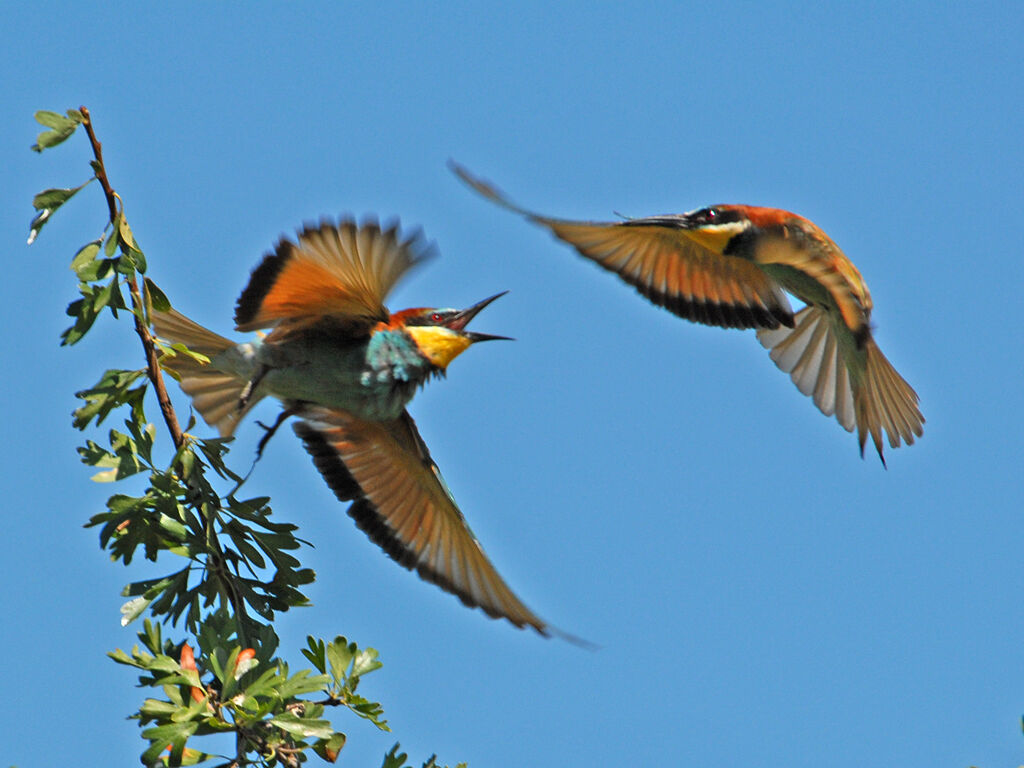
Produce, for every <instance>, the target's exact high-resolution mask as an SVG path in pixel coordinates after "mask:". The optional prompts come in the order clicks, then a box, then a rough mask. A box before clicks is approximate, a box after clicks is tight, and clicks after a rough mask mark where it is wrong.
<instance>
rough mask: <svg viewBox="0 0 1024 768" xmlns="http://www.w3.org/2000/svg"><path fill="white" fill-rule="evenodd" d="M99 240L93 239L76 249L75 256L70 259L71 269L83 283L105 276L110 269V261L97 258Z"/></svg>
mask: <svg viewBox="0 0 1024 768" xmlns="http://www.w3.org/2000/svg"><path fill="white" fill-rule="evenodd" d="M101 244H102V241H101V240H93V241H92V242H91V243H86V244H85V245H83V246H82V247H81V248H79V249H78V253H76V254H75V258H73V259H72V260H71V269H72V271H73V272H74V273H75V274H76V275H78V279H79V280H81V281H82V282H83V283H91V282H93V281H94V280H98V279H99V278H101V277H105V276H106V273H107V272H108V271H109V269H110V263H109V262H107V261H105V260H104V259H97V258H96V255H97V254H98V253H99V252H100V245H101Z"/></svg>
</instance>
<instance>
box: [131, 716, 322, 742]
mask: <svg viewBox="0 0 1024 768" xmlns="http://www.w3.org/2000/svg"><path fill="white" fill-rule="evenodd" d="M269 722H270V723H271V725H276V726H277V727H278V728H280V729H281V730H282V731H285V732H286V733H290V734H291V735H292V736H297V737H299V738H300V739H329V738H331V737H332V736H333V735H334V728H333V727H332V726H331V722H330V721H329V720H318V719H314V718H306V717H298V716H297V715H293V714H292V713H291V712H284V713H282V714H280V715H278V716H277V717H272V718H270V721H269ZM143 735H145V734H143Z"/></svg>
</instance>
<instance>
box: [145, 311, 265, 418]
mask: <svg viewBox="0 0 1024 768" xmlns="http://www.w3.org/2000/svg"><path fill="white" fill-rule="evenodd" d="M152 320H153V329H154V330H155V331H156V334H157V336H159V337H160V338H162V339H164V340H166V341H169V342H171V343H172V344H184V345H185V346H186V347H188V348H189V349H190V350H192V351H193V352H198V353H200V354H202V355H205V356H206V357H209V358H213V357H215V356H216V355H218V354H220V353H221V352H223V351H225V350H227V349H230V348H231V347H233V346H235V343H234V342H233V341H231V340H230V339H226V338H224V337H223V336H220V335H219V334H216V333H214V332H213V331H210V330H208V329H206V328H204V327H203V326H201V325H199V323H196V322H194V321H192V320H189V319H188V318H187V317H185V316H184V315H183V314H181V313H180V312H176V311H175V310H173V309H172V310H170V311H169V312H153V313H152ZM163 365H164V367H165V368H168V369H170V370H171V371H173V372H174V373H176V374H177V375H178V377H179V380H180V382H181V388H182V390H184V392H185V394H187V395H188V396H189V397H190V398H191V399H192V405H193V407H194V408H195V409H196V410H197V411H199V415H200V416H202V417H203V421H205V422H206V423H207V424H209V425H210V426H211V427H214V428H215V429H216V430H217V431H218V432H219V433H220V435H221V437H230V436H231V435H233V434H234V432H235V429H236V428H237V427H238V423H239V422H240V421H241V420H242V417H243V416H244V415H245V414H246V413H248V411H249V409H250V408H252V407H253V406H254V405H255V404H256V403H257V402H259V400H260V399H261V397H260V396H259V395H257V396H254V397H251V398H249V400H248V401H247V402H246V403H245V405H244V406H243V407H239V405H240V403H241V399H242V393H243V391H244V390H245V388H246V385H247V384H248V382H246V381H245V380H244V379H240V378H239V377H237V376H234V375H232V374H230V373H224V372H223V371H220V370H218V369H216V368H214V367H213V366H211V365H210V364H208V363H201V362H199V361H198V360H195V359H193V358H191V357H188V356H186V355H182V354H179V355H177V356H176V357H173V358H170V359H167V360H164V361H163Z"/></svg>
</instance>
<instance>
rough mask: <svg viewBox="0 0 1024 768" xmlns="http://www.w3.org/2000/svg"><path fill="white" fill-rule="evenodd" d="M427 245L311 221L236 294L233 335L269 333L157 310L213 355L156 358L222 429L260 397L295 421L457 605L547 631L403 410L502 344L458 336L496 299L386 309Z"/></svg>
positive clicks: (355, 511)
mask: <svg viewBox="0 0 1024 768" xmlns="http://www.w3.org/2000/svg"><path fill="white" fill-rule="evenodd" d="M433 252H434V246H433V244H431V243H428V242H427V241H426V240H425V238H424V237H423V235H422V233H420V232H416V233H414V234H413V235H411V236H408V237H403V235H402V234H401V233H400V231H399V228H398V224H397V223H395V224H393V225H391V226H388V227H385V228H382V227H381V226H380V225H379V224H378V223H377V222H376V221H372V220H369V221H364V222H363V223H362V224H356V223H355V222H354V221H352V220H349V219H345V220H342V221H340V222H339V223H337V224H335V223H332V222H330V221H327V220H324V221H321V223H320V224H319V225H307V226H306V227H305V228H304V229H303V230H302V231H300V232H299V233H298V237H297V238H296V240H295V241H292V240H288V239H284V238H282V239H281V241H280V242H279V243H278V244H277V246H276V247H275V249H274V250H273V251H272V252H270V253H268V254H267V255H266V256H265V257H264V259H263V261H262V262H261V263H260V265H259V266H258V267H257V268H256V269H255V270H254V271H253V273H252V276H251V277H250V280H249V284H248V286H247V287H246V288H245V290H244V291H243V292H242V295H241V296H240V298H239V299H238V304H237V306H236V308H235V327H236V329H237V330H239V331H254V330H258V329H269V333H267V334H266V336H265V337H263V338H261V339H256V340H253V341H246V342H242V343H235V342H234V341H231V340H229V339H226V338H224V337H223V336H220V335H218V334H216V333H213V332H212V331H209V330H207V329H206V328H203V327H202V326H200V325H199V324H197V323H195V322H193V321H191V320H189V319H188V318H186V317H185V316H184V315H182V314H180V313H178V312H176V311H174V310H171V311H169V312H153V313H152V316H153V317H152V319H153V326H154V328H155V330H156V332H157V334H158V336H160V337H162V338H163V339H166V340H167V341H169V342H171V343H172V344H173V343H181V344H184V345H185V346H187V347H188V348H189V349H191V350H192V351H194V352H198V353H200V354H202V355H204V356H205V357H207V358H209V363H208V364H207V363H204V362H200V361H198V360H196V359H194V358H192V357H189V356H188V355H185V354H182V353H180V352H179V353H178V354H176V355H174V356H168V357H167V358H166V359H165V360H164V361H163V365H164V366H165V367H166V368H169V369H170V370H171V371H173V372H174V373H176V374H177V377H178V378H179V380H180V382H181V387H182V389H183V390H184V391H185V392H186V393H187V394H188V395H189V396H190V397H191V398H192V403H193V405H194V407H195V409H196V410H197V411H198V412H199V414H200V415H201V416H202V417H203V419H204V420H205V421H206V422H207V423H208V424H210V425H211V426H213V427H215V428H216V429H217V430H218V431H219V432H220V434H221V435H222V436H229V435H231V434H233V433H234V431H235V428H236V427H237V426H238V423H239V421H240V420H241V418H242V417H243V416H244V415H245V413H246V412H247V411H249V410H250V409H251V408H252V407H253V406H254V405H255V404H256V403H257V402H258V401H259V400H261V399H262V398H264V397H267V396H271V397H275V398H277V399H279V400H281V401H282V402H283V403H284V405H285V411H284V412H283V414H282V416H287V415H296V416H298V417H299V419H300V421H298V422H297V423H295V424H294V427H293V428H294V431H295V433H296V434H297V435H298V437H299V438H300V439H301V440H302V442H303V444H304V446H305V448H306V450H307V451H308V452H309V454H310V455H311V456H312V457H313V462H314V463H315V465H316V467H317V469H318V470H319V471H320V473H321V475H323V477H324V479H325V480H326V481H327V484H328V485H329V486H330V488H331V489H332V490H333V491H334V493H335V495H336V496H337V497H338V499H340V500H341V501H351V502H352V504H351V505H350V506H349V508H348V513H349V515H351V516H352V518H353V519H354V520H355V522H356V525H357V526H359V528H361V529H362V530H363V531H364V532H365V533H366V534H367V536H369V537H370V539H371V540H372V541H374V542H375V543H376V544H377V545H379V546H380V547H381V548H382V549H383V550H384V551H385V552H386V553H387V554H388V555H390V556H391V557H392V558H393V559H394V560H395V561H397V562H398V563H399V564H400V565H402V566H404V567H405V568H408V569H414V570H415V571H416V572H417V573H418V574H419V575H420V577H421V578H423V579H425V580H426V581H429V582H432V583H434V584H437V585H438V586H439V587H441V588H442V589H444V590H446V591H448V592H451V593H453V594H454V595H456V596H457V597H458V598H459V599H460V600H461V601H462V602H463V603H465V604H466V605H468V606H470V607H478V608H481V609H482V610H483V611H484V612H485V613H486V614H487V615H488V616H491V617H492V618H504V619H507V620H508V621H510V622H511V623H512V624H514V625H515V626H516V627H520V628H522V627H526V626H530V627H533V629H535V630H536V631H537V632H538V633H540V634H541V635H548V634H549V628H548V625H546V624H545V623H544V622H543V621H542V620H541V619H539V618H538V617H537V616H536V615H534V614H533V612H532V611H530V609H529V608H527V607H526V606H525V605H524V604H523V603H522V601H520V599H519V598H518V597H516V595H515V594H514V593H513V592H512V590H511V589H510V588H509V587H508V585H507V584H506V583H505V581H504V580H503V579H502V578H501V576H500V575H499V574H498V572H497V570H495V568H494V566H493V565H492V564H491V562H490V560H489V559H488V557H487V555H486V554H485V553H484V550H483V548H482V547H481V546H480V543H479V542H478V541H477V539H476V537H475V536H474V535H473V532H472V530H470V528H469V525H468V524H467V522H466V519H465V518H464V517H463V515H462V512H460V511H459V508H458V506H457V505H456V503H455V500H454V498H453V497H452V494H451V491H450V490H449V489H448V486H447V485H446V484H445V481H444V479H443V478H442V477H441V473H440V471H439V470H438V468H437V465H436V464H435V463H434V461H433V460H432V459H431V458H430V452H429V451H428V450H427V446H426V444H425V443H424V442H423V439H422V438H421V437H420V434H419V432H418V430H417V429H416V424H415V423H414V422H413V420H412V417H410V416H409V413H408V412H407V411H406V405H407V404H408V403H409V401H410V400H411V399H412V397H413V395H414V394H415V393H416V390H417V389H418V388H419V387H421V386H422V385H423V384H425V383H426V382H427V380H429V379H430V378H432V377H435V376H443V375H444V374H445V372H446V371H447V368H448V365H449V363H451V361H452V360H453V359H454V358H455V357H457V356H458V355H459V354H461V353H462V352H464V351H465V350H466V349H467V348H468V347H469V346H471V345H472V344H475V343H477V342H481V341H490V340H493V339H506V338H507V337H505V336H493V335H489V334H484V333H476V332H473V331H467V330H466V326H467V324H468V323H469V322H470V321H471V320H472V319H473V318H474V317H475V316H476V315H477V313H479V312H480V310H482V309H483V308H484V307H486V306H487V305H488V304H490V303H491V302H492V301H494V300H495V299H497V298H498V297H499V296H502V295H504V294H497V295H496V296H491V297H490V298H487V299H484V300H483V301H481V302H478V303H477V304H474V305H473V306H471V307H469V308H468V309H435V308H415V309H406V310H402V311H401V312H394V313H392V312H389V311H388V310H387V309H386V308H385V307H384V303H383V302H384V299H385V297H386V296H387V294H388V293H389V291H390V290H391V289H392V287H394V285H395V283H397V282H398V280H399V279H400V278H401V277H402V276H403V275H404V274H405V273H406V272H408V271H409V270H410V269H411V268H412V267H414V266H415V265H417V264H419V263H421V262H422V261H423V260H424V259H425V258H427V257H428V256H430V255H432V253H433ZM173 351H174V350H173V349H172V350H171V352H173ZM279 423H280V420H279Z"/></svg>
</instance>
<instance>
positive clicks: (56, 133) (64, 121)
mask: <svg viewBox="0 0 1024 768" xmlns="http://www.w3.org/2000/svg"><path fill="white" fill-rule="evenodd" d="M68 115H70V117H64V116H63V115H59V114H57V113H56V112H50V111H46V110H43V111H40V112H36V114H35V118H36V122H37V123H39V124H40V125H45V126H46V127H47V128H49V129H50V130H48V131H43V132H42V133H40V134H39V136H37V137H36V143H35V144H33V145H32V149H33V151H35V152H42V151H43V150H44V149H46V148H47V147H55V146H57V145H58V144H60V143H61V142H62V141H64V140H65V139H67V138H68V137H69V136H70V135H71V134H73V133H74V132H75V128H77V127H78V123H80V122H81V120H82V113H81V112H79V111H78V110H68Z"/></svg>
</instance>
